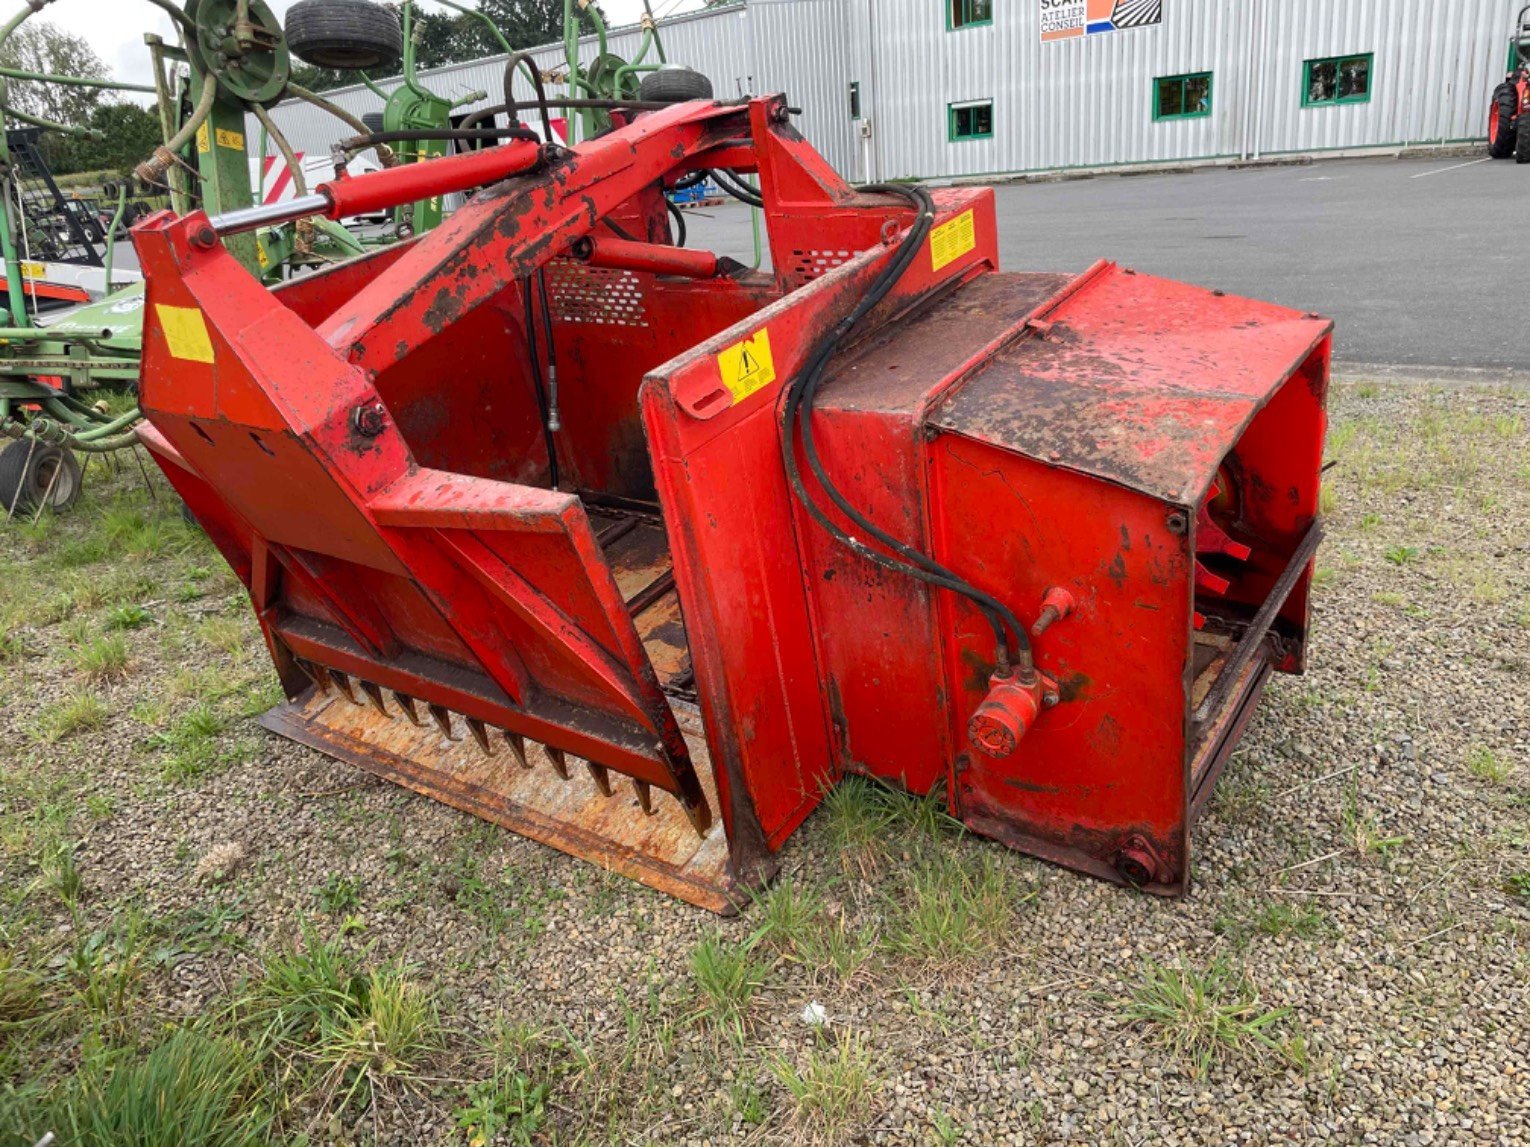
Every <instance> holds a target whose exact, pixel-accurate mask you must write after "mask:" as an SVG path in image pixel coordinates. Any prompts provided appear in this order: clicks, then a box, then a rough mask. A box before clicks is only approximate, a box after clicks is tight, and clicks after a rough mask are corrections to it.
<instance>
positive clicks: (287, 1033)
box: [233, 925, 441, 1115]
mask: <svg viewBox="0 0 1530 1147" xmlns="http://www.w3.org/2000/svg"><path fill="white" fill-rule="evenodd" d="M233 1014H234V1015H235V1016H236V1017H238V1018H239V1019H240V1021H241V1022H242V1023H243V1024H244V1025H245V1028H246V1030H248V1031H249V1032H251V1033H252V1036H253V1038H254V1041H255V1046H257V1047H258V1048H261V1049H262V1050H263V1051H264V1052H266V1053H268V1054H269V1055H270V1057H271V1058H272V1061H273V1063H274V1065H275V1071H276V1073H277V1075H278V1076H282V1077H289V1078H292V1077H295V1078H296V1079H299V1080H302V1081H303V1084H304V1085H305V1086H304V1090H305V1091H306V1092H307V1093H308V1095H309V1096H310V1097H311V1098H314V1099H316V1101H317V1103H318V1106H319V1108H320V1109H321V1110H323V1111H333V1112H337V1113H338V1112H342V1111H346V1110H347V1109H350V1108H352V1106H353V1105H354V1106H355V1107H357V1108H359V1109H360V1110H361V1112H362V1114H363V1115H365V1114H366V1113H367V1112H368V1111H372V1110H374V1109H375V1108H376V1106H377V1105H378V1104H379V1103H380V1102H381V1101H382V1100H384V1099H385V1098H388V1097H390V1096H391V1093H392V1088H394V1087H395V1086H399V1087H413V1086H414V1085H415V1081H416V1079H417V1077H418V1074H419V1070H420V1068H421V1067H422V1066H423V1064H424V1062H425V1061H426V1060H427V1059H428V1058H429V1057H430V1056H432V1055H433V1054H435V1053H437V1052H438V1051H439V1050H440V1048H441V1022H440V1015H439V1012H438V1011H437V1007H436V1002H435V999H434V997H433V995H432V994H431V993H430V992H429V991H428V990H427V989H425V988H424V987H423V986H421V985H420V984H417V983H416V982H415V981H414V980H413V979H411V978H410V977H409V976H408V975H407V974H406V973H405V971H404V969H402V968H401V967H399V966H397V965H387V966H384V967H380V968H373V969H368V970H361V969H358V968H356V967H354V966H353V963H352V961H351V959H350V957H348V956H347V955H346V953H345V952H344V950H343V948H342V947H341V943H340V941H339V940H338V939H333V940H328V941H326V940H321V939H320V938H319V937H318V935H317V934H316V933H315V932H314V931H313V929H312V928H311V927H309V926H307V925H305V927H304V935H303V943H302V945H301V946H300V947H295V948H291V949H288V950H285V951H279V952H274V953H272V954H270V955H268V956H267V957H266V959H265V961H264V962H263V965H262V967H261V970H260V973H259V974H258V975H257V976H256V977H255V978H254V979H253V980H252V981H251V982H249V983H248V984H246V986H245V988H244V990H243V992H242V993H241V994H240V996H239V997H238V999H237V1000H236V1002H235V1004H234V1007H233Z"/></svg>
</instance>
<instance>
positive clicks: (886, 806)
mask: <svg viewBox="0 0 1530 1147" xmlns="http://www.w3.org/2000/svg"><path fill="white" fill-rule="evenodd" d="M887 797H888V792H887V790H886V789H884V788H883V787H882V786H881V785H879V784H876V783H875V782H873V781H868V780H865V779H864V778H862V777H846V778H845V779H844V780H842V781H840V783H839V784H838V785H836V786H835V787H834V788H832V789H830V790H829V792H828V793H826V794H825V796H824V799H823V805H822V811H821V812H820V813H819V815H820V816H821V817H823V820H824V827H825V829H826V831H827V833H828V838H829V850H830V851H831V852H832V853H833V854H834V855H835V856H838V857H839V860H840V863H841V864H842V865H843V866H844V868H845V871H847V872H854V873H855V874H857V875H858V876H860V877H862V878H863V879H864V878H869V877H871V876H874V875H876V874H877V873H878V872H880V871H881V869H882V866H883V865H884V864H885V863H886V861H887V842H888V840H889V839H891V830H892V827H893V824H894V823H895V822H896V820H897V810H896V809H895V808H894V807H893V805H892V803H891V802H890V801H889V800H888V799H887Z"/></svg>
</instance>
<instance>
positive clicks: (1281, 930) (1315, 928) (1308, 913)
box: [1254, 902, 1328, 940]
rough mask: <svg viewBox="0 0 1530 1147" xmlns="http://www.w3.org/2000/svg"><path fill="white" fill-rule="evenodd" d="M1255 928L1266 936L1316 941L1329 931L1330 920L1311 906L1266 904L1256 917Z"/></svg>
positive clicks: (1282, 903)
mask: <svg viewBox="0 0 1530 1147" xmlns="http://www.w3.org/2000/svg"><path fill="white" fill-rule="evenodd" d="M1254 927H1255V928H1256V929H1257V930H1258V931H1259V932H1261V933H1263V934H1264V935H1266V936H1287V935H1290V936H1296V937H1298V938H1300V939H1303V940H1314V939H1317V938H1318V937H1319V936H1323V935H1325V934H1326V933H1327V931H1328V918H1327V917H1326V916H1324V915H1323V913H1322V912H1321V911H1320V910H1318V909H1317V908H1315V907H1313V906H1312V905H1310V904H1289V903H1285V902H1280V903H1276V904H1266V905H1265V906H1264V907H1263V908H1261V909H1260V910H1259V912H1258V913H1257V914H1256V915H1255V916H1254Z"/></svg>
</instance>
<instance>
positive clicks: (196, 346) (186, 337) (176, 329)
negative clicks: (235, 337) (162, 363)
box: [154, 303, 213, 362]
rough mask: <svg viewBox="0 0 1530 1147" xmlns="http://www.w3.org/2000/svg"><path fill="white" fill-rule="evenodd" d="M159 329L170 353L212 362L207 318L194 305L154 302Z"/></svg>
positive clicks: (189, 359) (193, 359)
mask: <svg viewBox="0 0 1530 1147" xmlns="http://www.w3.org/2000/svg"><path fill="white" fill-rule="evenodd" d="M154 310H155V311H156V312H157V313H158V315H159V326H160V329H161V330H163V331H164V332H165V342H166V343H168V344H169V346H170V353H171V354H172V355H174V356H175V357H176V358H183V359H185V360H186V361H187V362H212V360H213V347H212V339H211V338H210V337H209V336H208V334H207V320H206V319H204V318H203V317H202V312H201V311H199V310H198V309H197V308H196V307H171V306H167V305H165V304H164V303H156V304H155V306H154Z"/></svg>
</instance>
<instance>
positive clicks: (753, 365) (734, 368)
mask: <svg viewBox="0 0 1530 1147" xmlns="http://www.w3.org/2000/svg"><path fill="white" fill-rule="evenodd" d="M717 369H718V371H719V372H721V374H722V380H723V385H724V386H726V387H727V388H728V390H729V391H730V392H731V393H732V395H733V401H734V402H743V401H744V399H746V398H748V397H749V396H750V395H751V394H753V393H754V392H755V391H757V390H759V389H760V388H761V387H764V386H769V385H770V384H771V383H773V382H775V381H776V362H775V359H773V358H772V357H771V355H770V332H769V331H768V330H765V329H764V328H761V329H760V330H759V331H757V332H756V333H754V334H752V335H750V336H749V337H748V338H746V339H745V340H744V341H743V342H741V343H734V344H733V345H732V346H730V347H729V348H728V349H727V350H725V351H723V352H722V353H721V354H720V355H718V356H717Z"/></svg>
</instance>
